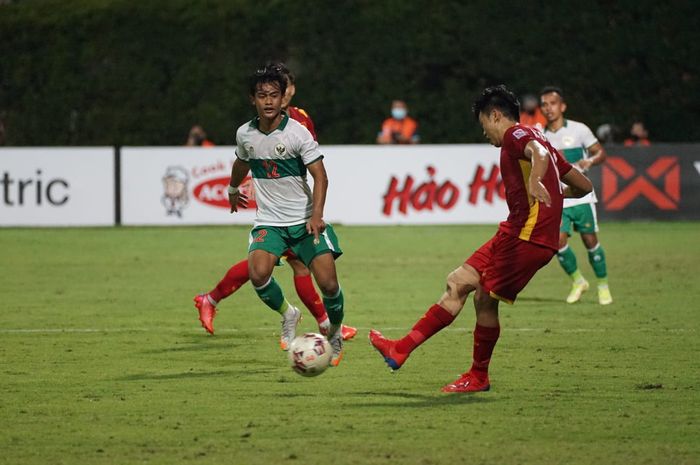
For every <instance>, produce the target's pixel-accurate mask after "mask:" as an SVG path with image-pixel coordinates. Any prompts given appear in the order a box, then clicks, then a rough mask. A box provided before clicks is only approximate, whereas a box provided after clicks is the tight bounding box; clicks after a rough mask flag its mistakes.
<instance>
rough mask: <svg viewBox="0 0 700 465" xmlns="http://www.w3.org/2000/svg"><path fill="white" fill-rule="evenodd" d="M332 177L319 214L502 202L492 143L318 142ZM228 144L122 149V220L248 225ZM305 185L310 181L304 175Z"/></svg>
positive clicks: (487, 206)
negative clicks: (231, 193) (232, 179)
mask: <svg viewBox="0 0 700 465" xmlns="http://www.w3.org/2000/svg"><path fill="white" fill-rule="evenodd" d="M322 151H323V153H324V154H325V158H324V164H325V166H326V170H327V172H328V177H329V180H330V184H329V188H328V196H327V200H326V209H325V218H326V220H327V221H329V222H332V223H338V224H358V225H371V224H461V223H496V222H498V221H501V220H503V219H504V218H505V216H506V214H507V209H506V205H505V200H504V191H503V186H502V183H501V181H500V171H499V168H498V149H495V148H493V147H491V146H489V145H421V146H415V147H411V148H410V149H407V148H406V147H398V146H389V147H386V146H327V147H322ZM234 157H235V155H234V148H233V147H214V148H208V149H202V148H183V147H169V148H148V147H125V148H122V150H121V180H122V189H121V211H122V224H124V225H147V224H252V223H253V220H254V218H255V202H254V200H255V193H254V192H253V190H252V186H251V183H250V179H249V178H248V179H247V180H246V181H245V182H244V183H243V185H242V190H243V191H244V192H246V193H247V194H248V196H249V197H250V198H251V199H252V200H253V201H252V202H250V205H249V208H248V209H246V210H243V211H239V212H238V213H234V214H230V213H229V204H228V195H227V192H226V188H227V186H228V183H229V176H230V173H231V164H232V163H233V159H234ZM309 184H311V185H313V182H312V179H311V176H310V175H309Z"/></svg>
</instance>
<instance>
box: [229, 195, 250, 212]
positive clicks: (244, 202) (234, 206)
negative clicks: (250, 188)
mask: <svg viewBox="0 0 700 465" xmlns="http://www.w3.org/2000/svg"><path fill="white" fill-rule="evenodd" d="M228 203H229V205H231V213H233V212H237V211H238V207H240V208H248V197H247V196H246V195H245V194H243V193H241V192H240V191H239V192H235V193H233V194H229V195H228Z"/></svg>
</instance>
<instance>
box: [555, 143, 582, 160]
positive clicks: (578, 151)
mask: <svg viewBox="0 0 700 465" xmlns="http://www.w3.org/2000/svg"><path fill="white" fill-rule="evenodd" d="M560 152H561V153H562V154H563V155H564V158H566V161H568V162H569V163H576V162H577V161H579V160H583V155H584V150H583V148H582V147H574V148H572V149H563V150H560Z"/></svg>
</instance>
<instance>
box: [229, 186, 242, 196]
mask: <svg viewBox="0 0 700 465" xmlns="http://www.w3.org/2000/svg"><path fill="white" fill-rule="evenodd" d="M238 192H240V191H239V190H238V187H234V186H228V193H229V195H233V194H237V193H238Z"/></svg>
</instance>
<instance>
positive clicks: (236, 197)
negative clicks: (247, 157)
mask: <svg viewBox="0 0 700 465" xmlns="http://www.w3.org/2000/svg"><path fill="white" fill-rule="evenodd" d="M248 171H250V165H249V164H248V163H247V162H245V161H243V160H241V159H240V158H236V160H235V161H234V162H233V166H232V167H231V181H229V189H228V203H229V204H230V205H231V213H233V212H235V211H238V207H239V206H240V207H243V208H245V207H247V206H248V198H247V197H246V196H245V195H244V194H242V193H241V191H240V190H239V188H238V186H240V185H241V183H242V182H243V180H244V179H245V177H246V175H247V174H248Z"/></svg>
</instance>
